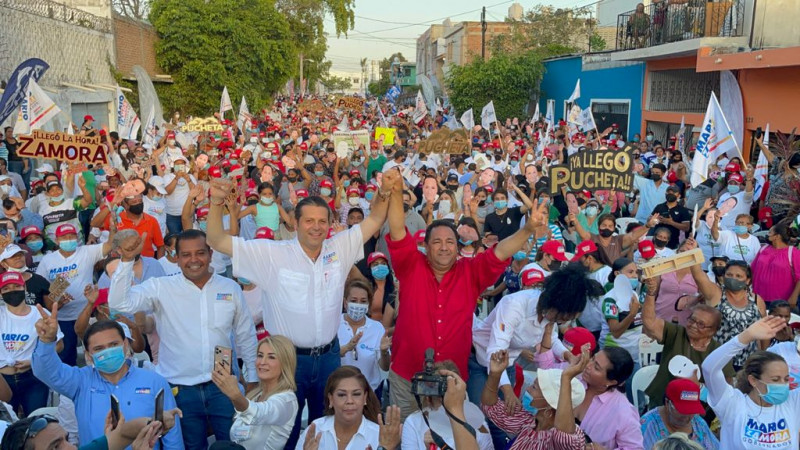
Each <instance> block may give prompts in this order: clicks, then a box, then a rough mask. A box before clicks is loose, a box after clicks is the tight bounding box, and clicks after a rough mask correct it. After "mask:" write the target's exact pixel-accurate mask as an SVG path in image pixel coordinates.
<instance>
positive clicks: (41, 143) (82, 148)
mask: <svg viewBox="0 0 800 450" xmlns="http://www.w3.org/2000/svg"><path fill="white" fill-rule="evenodd" d="M17 140H19V141H20V143H21V145H20V146H19V147H18V148H17V155H18V156H21V157H23V158H40V159H56V160H58V161H66V162H77V163H86V164H108V155H106V148H105V146H104V145H103V143H102V142H101V140H100V136H82V135H77V134H67V133H60V132H57V131H56V132H50V131H41V130H33V132H32V133H31V134H30V135H23V136H17Z"/></svg>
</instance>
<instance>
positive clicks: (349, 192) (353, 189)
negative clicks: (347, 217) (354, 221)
mask: <svg viewBox="0 0 800 450" xmlns="http://www.w3.org/2000/svg"><path fill="white" fill-rule="evenodd" d="M351 195H355V196H356V197H359V196H360V195H361V193H360V192H359V191H358V188H357V187H351V188H349V189H348V190H347V196H348V197H350V196H351Z"/></svg>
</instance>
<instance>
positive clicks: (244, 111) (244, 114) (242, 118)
mask: <svg viewBox="0 0 800 450" xmlns="http://www.w3.org/2000/svg"><path fill="white" fill-rule="evenodd" d="M252 118H253V116H251V115H250V109H249V108H248V107H247V101H246V100H245V99H244V95H243V96H242V103H240V104H239V118H238V119H236V125H238V126H239V129H240V130H243V129H244V123H245V122H246V121H248V120H251V119H252Z"/></svg>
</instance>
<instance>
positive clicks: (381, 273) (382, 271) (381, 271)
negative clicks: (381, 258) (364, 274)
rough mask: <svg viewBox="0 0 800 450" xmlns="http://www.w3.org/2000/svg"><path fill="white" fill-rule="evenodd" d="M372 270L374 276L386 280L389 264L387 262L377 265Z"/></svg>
mask: <svg viewBox="0 0 800 450" xmlns="http://www.w3.org/2000/svg"><path fill="white" fill-rule="evenodd" d="M370 271H371V272H372V276H373V278H375V279H376V280H385V279H386V277H387V276H389V266H387V265H386V264H378V265H375V266H373V267H372V268H371V269H370Z"/></svg>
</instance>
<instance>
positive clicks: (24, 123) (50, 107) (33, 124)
mask: <svg viewBox="0 0 800 450" xmlns="http://www.w3.org/2000/svg"><path fill="white" fill-rule="evenodd" d="M60 112H61V109H60V108H59V107H58V106H56V104H55V103H53V100H50V97H48V96H47V94H45V93H44V91H43V90H42V88H40V87H39V84H38V83H36V80H34V79H33V78H31V79H30V81H28V88H27V92H26V94H25V98H23V99H22V103H20V105H19V115H18V116H17V122H16V123H15V124H14V134H16V135H19V134H30V132H31V131H33V130H38V129H39V128H42V126H44V124H46V123H47V122H49V121H50V119H52V118H53V117H55V116H56V115H58V113H60Z"/></svg>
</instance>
